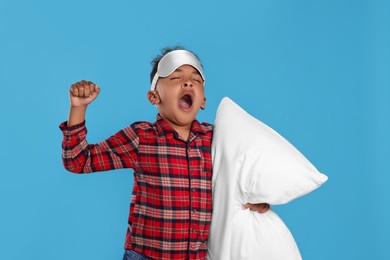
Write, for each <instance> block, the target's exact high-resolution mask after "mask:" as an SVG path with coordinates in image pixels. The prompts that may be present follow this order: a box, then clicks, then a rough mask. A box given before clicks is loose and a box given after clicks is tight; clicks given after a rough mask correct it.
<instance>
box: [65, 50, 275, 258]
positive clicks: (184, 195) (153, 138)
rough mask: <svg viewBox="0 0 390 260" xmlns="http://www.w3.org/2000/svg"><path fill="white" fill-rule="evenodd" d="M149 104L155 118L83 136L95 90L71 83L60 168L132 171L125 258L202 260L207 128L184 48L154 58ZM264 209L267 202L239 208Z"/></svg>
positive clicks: (200, 83)
mask: <svg viewBox="0 0 390 260" xmlns="http://www.w3.org/2000/svg"><path fill="white" fill-rule="evenodd" d="M152 64H153V70H152V72H151V90H150V91H149V92H148V93H147V97H148V100H149V101H150V103H151V104H153V105H156V106H157V109H158V115H157V120H156V122H154V123H149V122H136V123H134V124H132V125H130V126H129V127H127V128H125V129H123V130H121V131H119V132H118V133H116V134H115V135H113V136H111V137H110V138H108V139H107V140H105V141H102V142H100V143H99V144H96V145H90V144H88V143H87V141H86V139H85V138H86V133H87V130H86V127H85V121H84V118H85V113H86V108H87V106H88V105H89V104H90V103H91V102H92V101H93V100H94V99H95V98H96V97H97V96H98V94H99V92H100V88H99V86H98V85H96V84H94V83H92V82H90V81H80V82H77V83H75V84H73V85H72V86H71V88H70V101H71V107H70V112H69V119H68V121H67V122H64V123H62V124H61V125H60V128H61V130H62V131H63V133H64V139H63V144H62V146H63V162H64V166H65V168H66V169H67V170H69V171H71V172H75V173H89V172H94V171H106V170H112V169H119V168H133V169H134V187H133V193H132V199H131V205H130V214H129V221H128V229H127V234H126V242H125V250H126V251H125V256H124V259H150V258H152V259H205V258H206V256H207V247H206V243H207V239H208V236H209V228H210V220H211V212H212V200H211V177H212V165H211V141H212V133H213V126H212V125H211V124H208V123H199V122H198V121H197V120H196V115H197V113H198V111H199V109H204V108H205V103H206V97H205V96H204V81H205V76H204V73H203V68H202V65H201V64H200V62H199V60H198V58H197V57H196V56H195V55H194V54H193V53H191V52H189V51H187V50H182V49H177V48H176V49H165V50H164V51H163V53H162V56H159V57H157V58H156V59H154V61H153V63H152ZM244 208H250V209H252V210H255V211H258V212H265V211H267V210H268V208H269V205H266V204H259V205H250V204H246V205H244Z"/></svg>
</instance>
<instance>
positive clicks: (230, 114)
mask: <svg viewBox="0 0 390 260" xmlns="http://www.w3.org/2000/svg"><path fill="white" fill-rule="evenodd" d="M212 156H213V215H212V222H211V231H210V238H209V242H208V248H209V254H208V257H209V259H221V260H222V259H223V260H225V259H240V260H245V259H259V258H261V259H266V260H267V259H283V260H288V259H301V256H300V254H299V250H298V247H297V246H296V243H295V241H294V239H293V237H292V235H291V233H290V231H289V230H288V228H287V227H286V226H285V225H284V223H283V221H282V220H281V219H280V218H279V217H278V216H277V215H276V214H275V213H274V212H273V211H272V210H270V211H269V212H267V213H265V214H259V213H256V212H251V211H250V210H243V209H242V205H243V204H246V203H247V202H249V203H263V202H266V203H269V204H271V205H272V204H283V203H287V202H289V201H291V200H293V199H295V198H298V197H300V196H302V195H305V194H307V193H309V192H311V191H313V190H314V189H316V188H318V187H319V186H320V185H321V184H323V183H324V182H325V181H326V180H327V177H326V176H325V175H323V174H321V173H319V172H318V171H317V170H316V168H315V167H314V166H313V165H312V164H311V163H310V162H309V161H308V160H307V159H306V158H305V157H304V156H303V155H302V154H301V153H300V152H299V151H298V150H296V148H294V146H292V145H291V144H290V143H289V142H287V141H286V140H285V139H284V138H283V137H281V136H280V135H279V134H278V133H276V132H275V131H274V130H272V129H271V128H270V127H268V126H267V125H265V124H264V123H262V122H260V121H259V120H257V119H256V118H254V117H252V116H251V115H249V114H248V113H246V112H245V111H244V110H243V109H242V108H240V107H239V106H238V105H237V104H235V103H234V102H233V101H232V100H230V99H229V98H224V99H223V100H222V101H221V103H220V105H219V107H218V110H217V115H216V119H215V123H214V135H213V144H212Z"/></svg>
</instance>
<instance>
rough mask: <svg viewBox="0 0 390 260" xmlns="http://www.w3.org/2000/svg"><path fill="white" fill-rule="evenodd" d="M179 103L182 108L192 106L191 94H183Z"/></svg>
mask: <svg viewBox="0 0 390 260" xmlns="http://www.w3.org/2000/svg"><path fill="white" fill-rule="evenodd" d="M179 105H180V106H181V107H182V108H184V109H189V108H191V106H192V96H191V95H190V94H185V95H184V96H182V97H181V98H180V100H179Z"/></svg>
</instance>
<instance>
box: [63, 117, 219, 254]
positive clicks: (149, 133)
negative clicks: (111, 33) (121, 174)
mask: <svg viewBox="0 0 390 260" xmlns="http://www.w3.org/2000/svg"><path fill="white" fill-rule="evenodd" d="M60 128H61V130H62V131H63V134H64V138H63V142H62V149H63V150H62V157H63V163H64V166H65V168H66V169H67V170H69V171H71V172H74V173H89V172H95V171H107V170H112V169H119V168H133V169H134V187H133V195H132V199H131V205H130V214H129V221H128V223H129V228H128V230H127V234H126V242H125V249H131V250H135V251H137V252H139V253H142V254H144V255H146V256H148V257H151V258H154V259H170V260H171V259H205V258H206V255H207V247H206V243H207V239H208V237H209V228H210V220H211V211H212V209H211V207H212V204H211V203H212V200H211V176H212V166H211V138H212V133H213V126H212V125H210V124H207V123H202V124H199V122H198V121H196V120H195V121H194V122H193V123H192V127H191V133H190V137H189V140H188V141H184V140H183V139H181V138H180V137H179V136H178V134H177V132H176V131H175V130H174V129H173V128H171V126H170V125H169V124H168V123H167V122H166V121H165V120H163V119H162V118H161V117H160V116H159V115H158V116H157V121H156V122H155V123H153V124H151V123H148V122H137V123H134V124H132V125H130V126H129V127H127V128H125V129H123V130H121V131H119V132H118V133H116V134H115V135H113V136H111V137H110V138H108V139H107V140H104V141H102V142H100V143H98V144H96V145H93V144H88V143H87V141H86V135H87V129H86V127H85V123H81V124H78V125H74V126H71V127H67V126H66V122H64V123H62V124H61V125H60Z"/></svg>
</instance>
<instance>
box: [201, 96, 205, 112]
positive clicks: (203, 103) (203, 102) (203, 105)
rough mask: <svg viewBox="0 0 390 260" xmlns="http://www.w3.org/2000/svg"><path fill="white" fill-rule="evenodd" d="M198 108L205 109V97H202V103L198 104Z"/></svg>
mask: <svg viewBox="0 0 390 260" xmlns="http://www.w3.org/2000/svg"><path fill="white" fill-rule="evenodd" d="M200 109H202V110H205V109H206V97H204V98H203V101H202V105H201V106H200Z"/></svg>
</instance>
